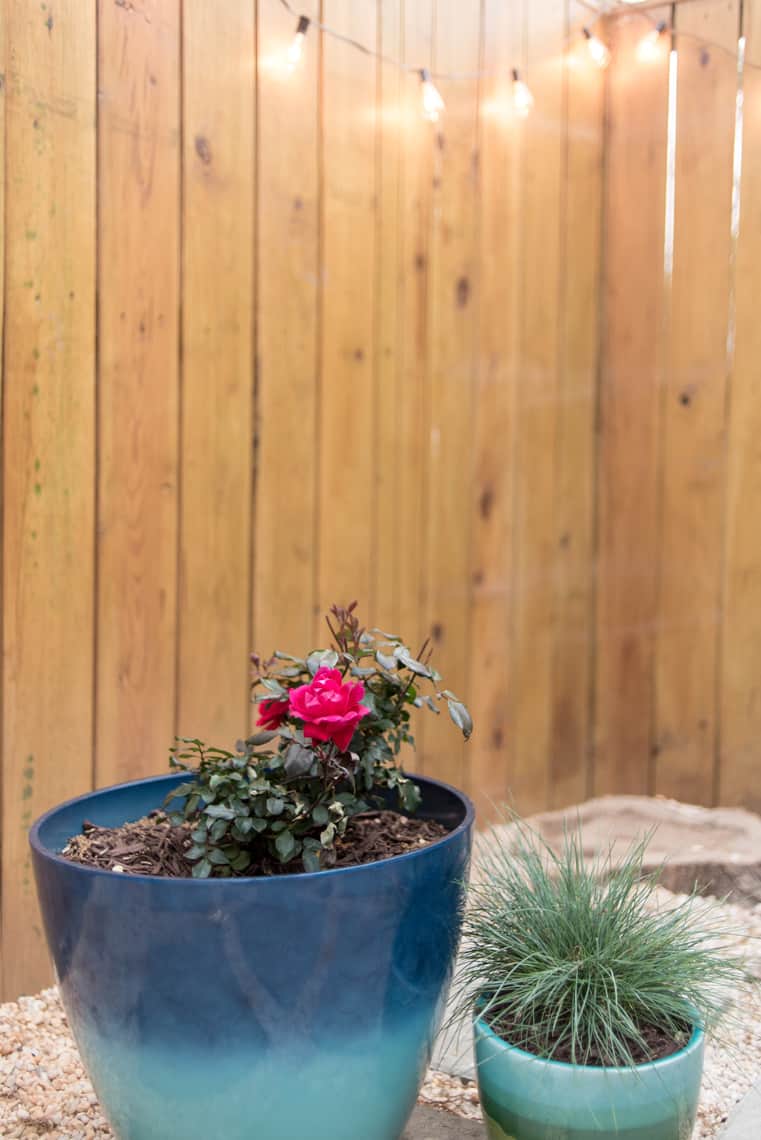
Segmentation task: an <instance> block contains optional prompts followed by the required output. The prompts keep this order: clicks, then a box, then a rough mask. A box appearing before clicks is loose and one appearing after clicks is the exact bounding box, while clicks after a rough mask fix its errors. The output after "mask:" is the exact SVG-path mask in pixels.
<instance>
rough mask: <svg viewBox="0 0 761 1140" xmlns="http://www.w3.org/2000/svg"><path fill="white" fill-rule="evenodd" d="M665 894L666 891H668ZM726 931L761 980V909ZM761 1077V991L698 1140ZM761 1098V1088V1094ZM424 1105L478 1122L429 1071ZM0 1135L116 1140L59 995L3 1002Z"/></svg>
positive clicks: (713, 1053)
mask: <svg viewBox="0 0 761 1140" xmlns="http://www.w3.org/2000/svg"><path fill="white" fill-rule="evenodd" d="M664 894H665V892H664ZM720 910H721V914H722V916H723V918H724V920H725V922H726V927H727V928H731V929H733V930H737V931H741V932H742V934H741V935H740V937H739V938H738V947H739V948H740V949H741V951H742V952H743V953H744V954H745V955H746V956H747V958H748V963H749V972H750V973H752V974H753V975H754V976H755V977H757V978H759V979H761V906H758V907H756V908H755V909H754V910H747V909H745V908H743V907H739V906H730V905H727V904H722V905H721V907H720ZM759 1080H761V988H759V990H758V991H757V992H756V994H755V995H754V996H753V997H752V998H750V999H748V998H747V997H745V998H744V999H743V1002H742V1004H741V1006H740V1008H738V1010H737V1014H736V1017H735V1018H733V1019H732V1021H731V1022H730V1023H729V1025H728V1026H727V1027H726V1028H725V1029H724V1031H723V1034H722V1039H721V1040H720V1041H715V1042H712V1043H711V1044H709V1045H708V1048H707V1050H706V1068H705V1077H704V1081H703V1093H702V1097H701V1104H700V1110H699V1116H698V1124H697V1127H696V1129H695V1134H694V1138H693V1140H708V1138H709V1137H714V1136H716V1135H717V1134H718V1133H719V1132H720V1131H721V1128H722V1126H723V1124H724V1122H725V1121H726V1119H727V1116H728V1115H729V1113H730V1112H731V1110H732V1109H733V1108H734V1106H735V1104H737V1102H738V1101H739V1100H741V1099H742V1097H743V1096H744V1095H745V1094H746V1093H747V1092H748V1090H749V1089H750V1087H751V1086H752V1085H753V1084H754V1083H755V1082H757V1081H759ZM759 1096H761V1091H759ZM420 1100H421V1102H423V1103H425V1104H429V1105H433V1106H436V1107H440V1108H445V1109H447V1110H448V1111H450V1112H454V1113H457V1114H458V1115H460V1116H466V1117H471V1118H478V1116H479V1115H480V1112H479V1109H478V1095H477V1092H476V1088H475V1085H474V1084H473V1083H472V1082H471V1081H466V1080H462V1079H461V1078H459V1077H448V1076H445V1075H444V1074H443V1073H434V1072H431V1073H429V1075H428V1077H427V1079H426V1082H425V1085H424V1086H423V1090H422V1092H421V1096H420ZM0 1136H1V1137H3V1138H5V1140H37V1138H39V1137H46V1138H48V1140H113V1133H112V1132H111V1129H110V1128H109V1127H108V1124H107V1123H106V1121H105V1119H104V1117H103V1115H102V1113H101V1111H100V1108H99V1106H98V1102H97V1099H96V1097H95V1093H94V1092H93V1090H92V1086H91V1085H90V1082H89V1081H88V1079H87V1077H86V1076H85V1074H84V1070H83V1069H82V1066H81V1064H80V1061H79V1056H78V1054H77V1050H76V1046H75V1045H74V1042H73V1040H72V1038H71V1035H70V1034H69V1031H68V1027H67V1024H66V1018H65V1016H64V1013H63V1009H62V1008H61V1004H60V1001H59V998H58V994H57V992H56V990H54V989H50V990H45V991H43V993H41V994H38V995H37V996H36V997H25V998H20V999H19V1001H18V1002H9V1003H7V1004H6V1005H0Z"/></svg>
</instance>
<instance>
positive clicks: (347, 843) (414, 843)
mask: <svg viewBox="0 0 761 1140" xmlns="http://www.w3.org/2000/svg"><path fill="white" fill-rule="evenodd" d="M190 826H191V825H190V824H183V825H182V826H180V827H173V826H172V824H171V823H170V822H169V820H168V819H167V817H166V815H165V814H164V813H163V812H161V811H154V812H151V814H150V815H147V816H145V817H144V818H143V819H138V820H136V821H135V822H134V823H125V824H122V826H121V827H99V826H97V825H96V824H94V823H89V822H87V821H85V822H84V823H83V825H82V834H81V835H74V836H72V838H71V839H70V840H69V841H68V843H67V844H66V846H65V847H64V849H63V851H62V852H61V854H62V855H63V856H64V857H65V858H66V859H70V860H71V862H72V863H81V864H82V865H83V866H85V867H98V868H100V869H101V870H105V871H117V872H122V873H123V874H126V875H156V876H158V877H161V878H169V879H188V878H190V877H191V876H192V873H193V865H192V863H190V862H189V861H188V859H187V858H186V856H185V852H186V851H187V850H188V848H189V847H190V846H191V844H192V840H191V838H190ZM446 834H447V828H446V827H444V826H443V825H442V824H440V823H437V822H436V820H432V819H415V818H414V817H413V818H408V817H407V816H405V815H400V814H399V813H398V812H395V811H368V812H363V813H362V814H361V815H357V816H355V817H354V818H353V819H352V820H351V822H350V823H349V826H348V828H347V830H346V834H345V835H344V836H341V837H339V838H338V839H337V840H336V861H335V863H334V864H333V866H335V867H356V866H359V865H361V864H363V863H376V862H378V860H379V859H389V858H391V856H392V855H404V854H407V853H408V852H410V851H416V850H418V848H420V847H427V846H428V844H429V843H433V842H435V841H436V840H437V839H441V838H442V836H444V835H446ZM303 869H304V868H303V866H302V863H301V860H300V859H294V860H292V861H291V862H290V863H286V864H283V863H279V862H278V861H277V860H276V859H273V858H271V856H269V855H268V854H266V853H264V854H260V855H259V856H258V857H257V858H256V859H255V861H254V862H252V863H251V865H250V867H248V869H247V870H246V871H245V872H243V874H242V875H238V876H237V877H238V878H251V877H254V876H260V875H289V874H297V873H299V872H302V871H303Z"/></svg>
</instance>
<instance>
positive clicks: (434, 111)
mask: <svg viewBox="0 0 761 1140" xmlns="http://www.w3.org/2000/svg"><path fill="white" fill-rule="evenodd" d="M419 75H420V82H421V84H422V92H423V114H424V116H425V117H426V119H428V121H429V122H431V123H438V121H439V116H440V115H441V112H442V111H443V110H444V109H445V106H446V105H445V103H444V100H443V99H442V98H441V92H440V91H439V89H438V87H437V86H436V84H435V83H434V82H433V81H432V79H431V73H430V71H429V70H428V68H427V67H422V68H421V69H420V72H419Z"/></svg>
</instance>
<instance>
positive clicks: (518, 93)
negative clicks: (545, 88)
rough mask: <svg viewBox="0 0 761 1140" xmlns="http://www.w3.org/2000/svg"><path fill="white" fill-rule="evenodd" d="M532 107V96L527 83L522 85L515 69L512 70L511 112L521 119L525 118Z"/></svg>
mask: <svg viewBox="0 0 761 1140" xmlns="http://www.w3.org/2000/svg"><path fill="white" fill-rule="evenodd" d="M533 106H534V96H533V95H532V94H531V90H530V88H529V86H528V84H527V83H524V82H523V80H522V79H521V77H520V73H519V72H518V69H517V68H516V67H514V68H513V110H514V111H515V113H516V115H520V117H521V118H522V119H525V118H527V116H528V115H529V114H530V113H531V108H532V107H533Z"/></svg>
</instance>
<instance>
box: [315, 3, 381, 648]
mask: <svg viewBox="0 0 761 1140" xmlns="http://www.w3.org/2000/svg"><path fill="white" fill-rule="evenodd" d="M323 20H324V22H325V23H326V24H329V25H330V26H331V27H332V28H336V29H337V30H339V31H340V32H342V33H343V34H344V35H348V36H352V37H353V38H354V39H358V40H360V41H361V42H362V43H363V44H366V45H367V46H368V47H370V48H374V46H375V43H376V38H377V20H376V5H375V0H324V2H323ZM323 61H324V69H323V81H322V99H323V115H322V171H323V184H322V194H323V196H322V264H321V266H320V275H321V284H322V330H321V354H320V361H321V364H320V413H319V415H320V439H319V449H320V451H319V469H320V481H319V504H318V510H317V532H318V540H319V555H318V560H319V561H318V567H319V569H318V602H319V612H320V614H322V613H323V612H325V610H327V608H328V607H329V606H330V605H331V604H332V603H334V602H338V603H342V604H345V603H347V602H350V601H352V600H354V599H356V600H358V601H359V603H360V606H361V610H362V613H363V614H365V615H367V616H368V618H369V619H370V621H371V622H372V620H373V615H374V598H373V596H372V592H373V568H372V556H371V554H372V548H373V547H372V543H373V528H374V525H375V519H374V518H373V506H374V495H373V493H372V478H373V471H374V462H373V438H374V425H373V411H374V399H373V365H374V359H375V321H374V317H375V308H374V299H373V284H374V280H375V264H376V262H375V259H376V249H375V236H376V223H375V218H376V208H377V205H376V201H375V193H376V180H375V179H376V175H375V166H376V157H377V156H376V146H375V130H376V95H377V83H376V64H375V62H374V60H373V59H372V58H368V57H367V56H364V55H362V54H361V53H359V52H356V51H352V50H351V48H349V47H347V45H346V44H344V43H341V42H340V41H337V40H335V39H332V38H330V37H325V38H324V42H323ZM320 633H321V636H323V635H322V630H320Z"/></svg>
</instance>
